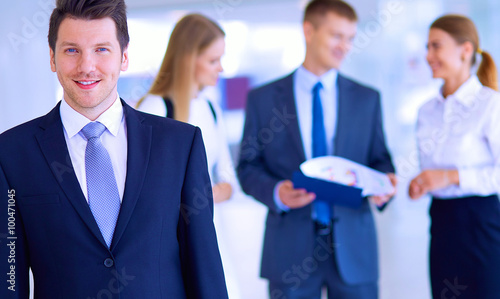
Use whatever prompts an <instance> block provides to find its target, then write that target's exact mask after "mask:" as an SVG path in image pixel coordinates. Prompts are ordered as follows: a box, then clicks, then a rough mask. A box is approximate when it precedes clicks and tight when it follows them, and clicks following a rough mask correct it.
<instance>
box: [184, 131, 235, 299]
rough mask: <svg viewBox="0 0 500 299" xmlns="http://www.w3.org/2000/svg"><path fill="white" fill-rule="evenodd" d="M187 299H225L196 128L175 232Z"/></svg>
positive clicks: (209, 190)
mask: <svg viewBox="0 0 500 299" xmlns="http://www.w3.org/2000/svg"><path fill="white" fill-rule="evenodd" d="M177 238H178V240H179V247H180V259H181V267H182V273H183V280H184V287H185V291H186V295H187V298H190V299H191V298H192V299H211V298H213V299H216V298H217V299H219V298H221V299H224V298H228V295H227V290H226V284H225V279H224V272H223V269H222V262H221V258H220V254H219V248H218V245H217V237H216V234H215V228H214V224H213V198H212V188H211V184H210V178H209V175H208V168H207V158H206V154H205V147H204V146H203V141H202V138H201V131H200V129H199V128H196V130H195V133H194V138H193V141H192V145H191V151H190V153H189V159H188V163H187V166H186V175H185V178H184V184H183V187H182V193H181V206H180V216H179V223H178V228H177Z"/></svg>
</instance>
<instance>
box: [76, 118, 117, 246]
mask: <svg viewBox="0 0 500 299" xmlns="http://www.w3.org/2000/svg"><path fill="white" fill-rule="evenodd" d="M105 130H106V127H105V126H104V125H103V124H101V123H99V122H91V123H88V124H87V125H86V126H85V127H84V128H83V129H82V133H83V135H84V136H85V138H87V148H86V149H85V173H86V176H87V191H88V200H89V206H90V210H91V211H92V214H93V215H94V218H95V221H96V222H97V225H98V226H99V229H100V230H101V234H102V236H103V237H104V240H105V241H106V245H108V248H109V247H110V246H111V241H112V240H113V233H114V232H115V226H116V220H117V219H118V214H119V213H120V194H119V193H118V187H117V185H116V179H115V173H114V171H113V165H112V164H111V159H110V158H109V154H108V151H107V150H106V148H105V147H104V146H103V145H102V143H101V138H100V137H101V135H102V133H104V131H105Z"/></svg>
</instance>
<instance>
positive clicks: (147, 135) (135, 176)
mask: <svg viewBox="0 0 500 299" xmlns="http://www.w3.org/2000/svg"><path fill="white" fill-rule="evenodd" d="M122 104H123V107H124V113H125V121H126V123H127V144H128V145H127V148H128V152H127V178H126V181H125V191H124V194H123V200H122V206H121V209H120V215H119V216H118V221H117V223H116V228H115V234H114V236H113V242H112V243H111V250H113V248H114V247H116V244H117V243H118V242H119V241H120V238H121V236H122V235H123V233H124V231H125V228H126V227H127V224H128V222H129V220H130V217H131V216H132V212H133V211H134V208H135V205H136V203H137V199H138V198H139V194H140V191H141V189H142V184H143V182H144V178H145V176H146V169H147V167H148V163H149V155H150V150H151V136H152V131H151V127H150V126H145V125H143V124H142V121H143V118H142V117H141V116H140V115H139V113H138V112H137V111H135V110H134V109H132V108H130V106H128V105H127V104H126V103H125V102H123V101H122Z"/></svg>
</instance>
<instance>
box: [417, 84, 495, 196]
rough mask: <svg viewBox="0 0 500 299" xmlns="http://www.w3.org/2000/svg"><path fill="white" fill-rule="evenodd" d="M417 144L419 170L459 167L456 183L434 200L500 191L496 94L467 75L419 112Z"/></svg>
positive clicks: (484, 194)
mask: <svg viewBox="0 0 500 299" xmlns="http://www.w3.org/2000/svg"><path fill="white" fill-rule="evenodd" d="M417 143H418V151H419V157H420V166H421V168H422V170H426V169H457V170H458V173H459V179H460V185H459V186H456V185H453V186H449V187H447V188H444V189H440V190H435V191H433V192H431V194H432V195H433V196H435V197H437V198H442V199H446V198H454V197H466V196H475V195H476V196H487V195H492V194H497V193H498V192H499V191H500V93H498V92H496V91H494V90H492V89H490V88H488V87H485V86H483V85H481V83H480V82H479V79H478V78H477V76H475V75H473V76H471V77H470V78H469V79H468V80H467V81H466V82H465V83H464V84H463V85H462V86H460V88H459V89H458V90H457V91H456V92H455V93H454V94H452V95H449V96H448V97H446V98H443V96H442V95H441V93H440V94H439V95H437V96H436V97H435V98H433V99H432V100H430V101H428V102H427V103H425V104H424V105H423V106H422V107H421V108H420V110H419V114H418V123H417Z"/></svg>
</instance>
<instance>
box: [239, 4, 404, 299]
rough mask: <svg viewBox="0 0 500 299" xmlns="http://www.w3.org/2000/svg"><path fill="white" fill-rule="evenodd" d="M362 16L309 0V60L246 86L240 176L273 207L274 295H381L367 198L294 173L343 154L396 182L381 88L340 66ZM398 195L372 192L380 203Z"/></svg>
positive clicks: (270, 271)
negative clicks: (302, 185) (319, 191)
mask: <svg viewBox="0 0 500 299" xmlns="http://www.w3.org/2000/svg"><path fill="white" fill-rule="evenodd" d="M356 22H357V16H356V13H355V11H354V9H353V8H352V7H351V6H350V5H348V4H347V3H345V2H343V1H338V0H313V1H311V2H310V3H309V4H308V5H307V7H306V10H305V14H304V22H303V30H304V36H305V41H306V57H305V59H304V62H303V64H302V66H300V67H299V68H298V69H297V70H296V71H294V72H293V73H292V74H290V75H288V76H286V77H284V78H282V79H279V80H277V81H275V82H272V83H269V84H267V85H265V86H262V87H260V88H257V89H254V90H252V91H251V92H250V93H249V95H248V102H247V110H246V121H245V129H244V133H243V139H242V144H241V152H240V158H239V166H238V176H239V178H240V181H241V185H242V187H243V190H244V191H245V192H247V193H248V194H250V195H252V196H254V197H255V198H256V199H257V200H259V201H260V202H262V203H263V204H265V205H266V206H267V207H268V208H269V212H268V217H267V222H266V231H265V238H264V248H263V253H262V265H261V276H262V277H264V278H267V279H268V280H269V294H270V297H271V298H273V299H278V298H287V299H294V298H308V299H309V298H310V299H319V298H321V292H322V288H324V287H326V288H327V289H328V298H342V299H355V298H356V299H357V298H360V299H368V298H377V297H378V284H377V281H378V254H377V242H376V233H375V225H374V221H373V216H372V214H371V210H370V207H369V203H368V200H364V201H363V204H362V206H361V207H360V208H359V209H353V208H348V207H343V206H337V205H335V206H330V205H328V204H326V203H324V202H320V201H315V200H314V199H315V194H313V193H308V192H307V190H304V189H294V187H293V183H292V182H291V181H290V179H291V178H292V173H293V172H294V171H297V170H299V165H300V164H301V163H302V162H304V161H305V160H307V159H311V158H314V157H320V156H325V155H336V156H341V157H344V158H347V159H350V160H353V161H355V162H357V163H360V164H363V165H366V166H369V167H372V168H374V169H376V170H379V171H382V172H385V173H388V174H389V177H390V179H391V181H392V182H393V184H394V185H395V181H396V180H395V177H394V175H393V174H392V173H393V172H394V167H393V165H392V162H391V157H390V154H389V152H388V150H387V148H386V144H385V138H384V132H383V126H382V114H381V104H380V95H379V93H378V92H377V91H376V90H374V89H371V88H369V87H366V86H363V85H361V84H359V83H357V82H355V81H352V80H350V79H348V78H346V77H344V76H342V75H341V74H339V73H338V69H339V67H340V64H341V62H342V60H343V59H344V58H345V56H346V54H347V53H348V51H349V49H350V48H351V46H352V41H353V39H354V36H355V34H356ZM392 196H393V194H381V195H379V196H373V197H372V198H370V200H371V201H373V202H374V203H375V204H376V205H377V207H378V208H379V209H382V208H383V207H384V206H385V204H386V203H387V201H388V200H389V199H390V198H391V197H392ZM332 197H335V194H332Z"/></svg>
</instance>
